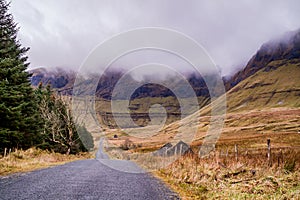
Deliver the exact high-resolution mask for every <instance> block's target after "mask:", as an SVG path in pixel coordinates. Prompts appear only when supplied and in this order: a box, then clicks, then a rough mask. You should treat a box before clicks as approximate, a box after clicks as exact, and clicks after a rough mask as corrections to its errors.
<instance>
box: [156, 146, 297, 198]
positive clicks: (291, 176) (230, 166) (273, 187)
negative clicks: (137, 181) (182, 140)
mask: <svg viewBox="0 0 300 200" xmlns="http://www.w3.org/2000/svg"><path fill="white" fill-rule="evenodd" d="M279 152H280V151H275V152H274V153H273V156H272V164H271V165H270V162H269V161H268V160H267V158H266V154H265V153H266V152H265V151H264V150H258V151H257V152H255V153H252V154H250V153H247V154H245V153H244V154H242V155H240V156H239V157H238V161H236V159H235V156H234V155H233V154H229V155H228V156H227V157H226V156H224V155H223V156H220V154H219V153H213V154H211V155H210V156H209V157H207V158H202V159H200V158H198V157H197V156H195V155H192V156H185V157H181V158H180V159H178V160H177V161H176V162H174V163H172V164H171V165H170V166H168V167H167V168H165V169H162V170H160V171H158V172H157V173H156V175H157V176H159V177H160V178H162V179H163V180H164V181H165V182H166V183H167V184H168V185H170V186H171V187H172V188H173V189H174V190H176V191H178V192H179V194H180V195H181V196H182V198H183V199H299V198H300V182H299V181H300V172H299V168H300V154H299V153H300V150H299V149H298V150H297V149H285V150H283V151H282V154H281V152H280V153H279ZM278 157H280V160H279V162H278Z"/></svg>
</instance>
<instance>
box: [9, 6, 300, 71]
mask: <svg viewBox="0 0 300 200" xmlns="http://www.w3.org/2000/svg"><path fill="white" fill-rule="evenodd" d="M11 11H12V13H13V14H14V16H15V19H16V21H17V22H18V23H19V26H20V27H21V29H20V35H19V37H20V39H21V41H22V43H23V45H25V46H30V47H31V50H30V53H29V56H30V62H31V67H37V66H66V67H73V68H77V67H79V66H80V64H81V63H82V62H83V60H84V59H85V58H86V57H87V56H88V53H89V52H90V51H91V50H92V49H93V48H94V47H95V46H96V45H98V44H99V43H101V42H103V41H104V40H106V39H107V38H109V37H111V36H112V35H114V34H117V33H120V32H122V31H126V30H128V29H132V28H138V27H144V26H155V27H165V28H170V29H175V30H177V31H180V32H182V33H185V34H187V35H189V36H191V37H192V38H194V39H195V40H196V41H197V42H198V43H200V44H202V45H203V46H204V47H205V48H206V50H207V51H208V53H209V54H210V55H211V57H212V58H213V60H214V61H215V63H216V64H217V65H219V66H221V68H222V73H223V74H225V75H226V74H229V73H231V72H232V71H234V70H235V67H236V66H242V65H243V64H245V62H246V61H247V60H248V59H249V58H250V57H251V56H252V55H253V54H254V53H255V51H256V50H257V49H258V48H259V46H260V45H261V44H262V43H263V42H266V41H268V40H270V39H272V38H275V37H278V36H279V35H281V34H283V33H284V32H286V31H290V30H295V29H298V28H299V27H300V20H299V19H300V1H297V0H288V1H280V0H275V1H271V0H267V1H259V0H251V1H250V0H248V1H247V0H241V1H240V0H236V1H225V0H223V1H209V0H205V1H198V0H192V1H180V0H151V1H150V0H149V1H140V0H130V1H129V0H99V1H98V0H89V1H84V0H61V1H53V0H43V1H40V0H27V1H13V2H12V8H11Z"/></svg>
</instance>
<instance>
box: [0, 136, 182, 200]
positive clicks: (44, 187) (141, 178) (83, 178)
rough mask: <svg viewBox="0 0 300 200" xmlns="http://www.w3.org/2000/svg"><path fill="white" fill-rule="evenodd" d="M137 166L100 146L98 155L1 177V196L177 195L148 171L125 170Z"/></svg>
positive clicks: (141, 197) (136, 168)
mask: <svg viewBox="0 0 300 200" xmlns="http://www.w3.org/2000/svg"><path fill="white" fill-rule="evenodd" d="M100 147H102V141H101V142H100ZM103 163H104V164H103ZM111 165H112V166H113V168H119V169H125V170H123V171H119V170H115V169H112V168H111V167H108V166H111ZM119 165H120V166H119ZM138 169H139V168H138V167H137V166H136V165H135V164H133V163H132V162H130V161H115V160H110V159H109V158H108V156H107V155H106V154H105V153H104V152H103V151H102V148H99V151H98V152H97V159H91V160H81V161H75V162H71V163H68V164H65V165H60V166H55V167H50V168H47V169H42V170H37V171H33V172H29V173H22V174H17V175H12V176H8V177H1V178H0V199H14V200H16V199H30V200H37V199H105V200H108V199H118V200H119V199H128V200H129V199H143V200H144V199H155V200H159V199H179V197H178V196H177V195H176V194H175V193H174V192H172V191H171V190H170V189H168V188H167V187H166V186H165V185H164V184H163V183H162V182H161V181H159V180H158V179H156V178H154V177H153V176H151V174H148V173H127V172H124V171H127V170H128V171H132V170H135V171H136V172H137V171H138ZM139 170H141V169H139Z"/></svg>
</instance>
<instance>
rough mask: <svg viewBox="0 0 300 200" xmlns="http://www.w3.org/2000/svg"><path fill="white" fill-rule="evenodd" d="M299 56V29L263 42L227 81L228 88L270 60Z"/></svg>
mask: <svg viewBox="0 0 300 200" xmlns="http://www.w3.org/2000/svg"><path fill="white" fill-rule="evenodd" d="M297 58H300V29H298V30H296V31H292V32H288V33H286V34H284V35H283V36H281V37H280V38H277V39H274V40H271V41H269V42H267V43H265V44H263V45H262V46H261V47H260V49H259V50H258V51H257V53H256V54H255V55H254V56H253V57H252V58H251V59H250V60H249V61H248V63H247V65H246V67H245V68H244V69H243V70H241V71H239V72H237V73H236V74H235V75H234V76H233V77H232V78H231V79H230V80H229V81H228V82H227V83H226V89H227V90H229V89H231V88H233V87H234V86H236V85H237V84H238V83H239V82H241V81H242V80H244V79H246V78H248V77H249V76H251V75H253V74H254V73H256V72H257V71H259V70H260V69H262V68H264V67H266V66H267V65H268V64H270V63H271V62H272V61H277V60H292V59H297Z"/></svg>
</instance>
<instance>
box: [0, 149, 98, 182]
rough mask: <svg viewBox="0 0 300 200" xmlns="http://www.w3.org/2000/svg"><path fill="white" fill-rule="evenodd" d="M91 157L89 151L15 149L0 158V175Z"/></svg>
mask: <svg viewBox="0 0 300 200" xmlns="http://www.w3.org/2000/svg"><path fill="white" fill-rule="evenodd" d="M92 157H93V155H92V154H91V153H82V154H78V155H65V154H60V153H54V152H49V151H44V150H40V149H36V148H30V149H28V150H26V151H24V150H16V151H14V152H12V153H10V154H9V155H7V156H6V157H1V158H0V176H3V175H8V174H12V173H17V172H28V171H32V170H36V169H41V168H46V167H50V166H54V165H60V164H64V163H67V162H71V161H75V160H82V159H88V158H92Z"/></svg>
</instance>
